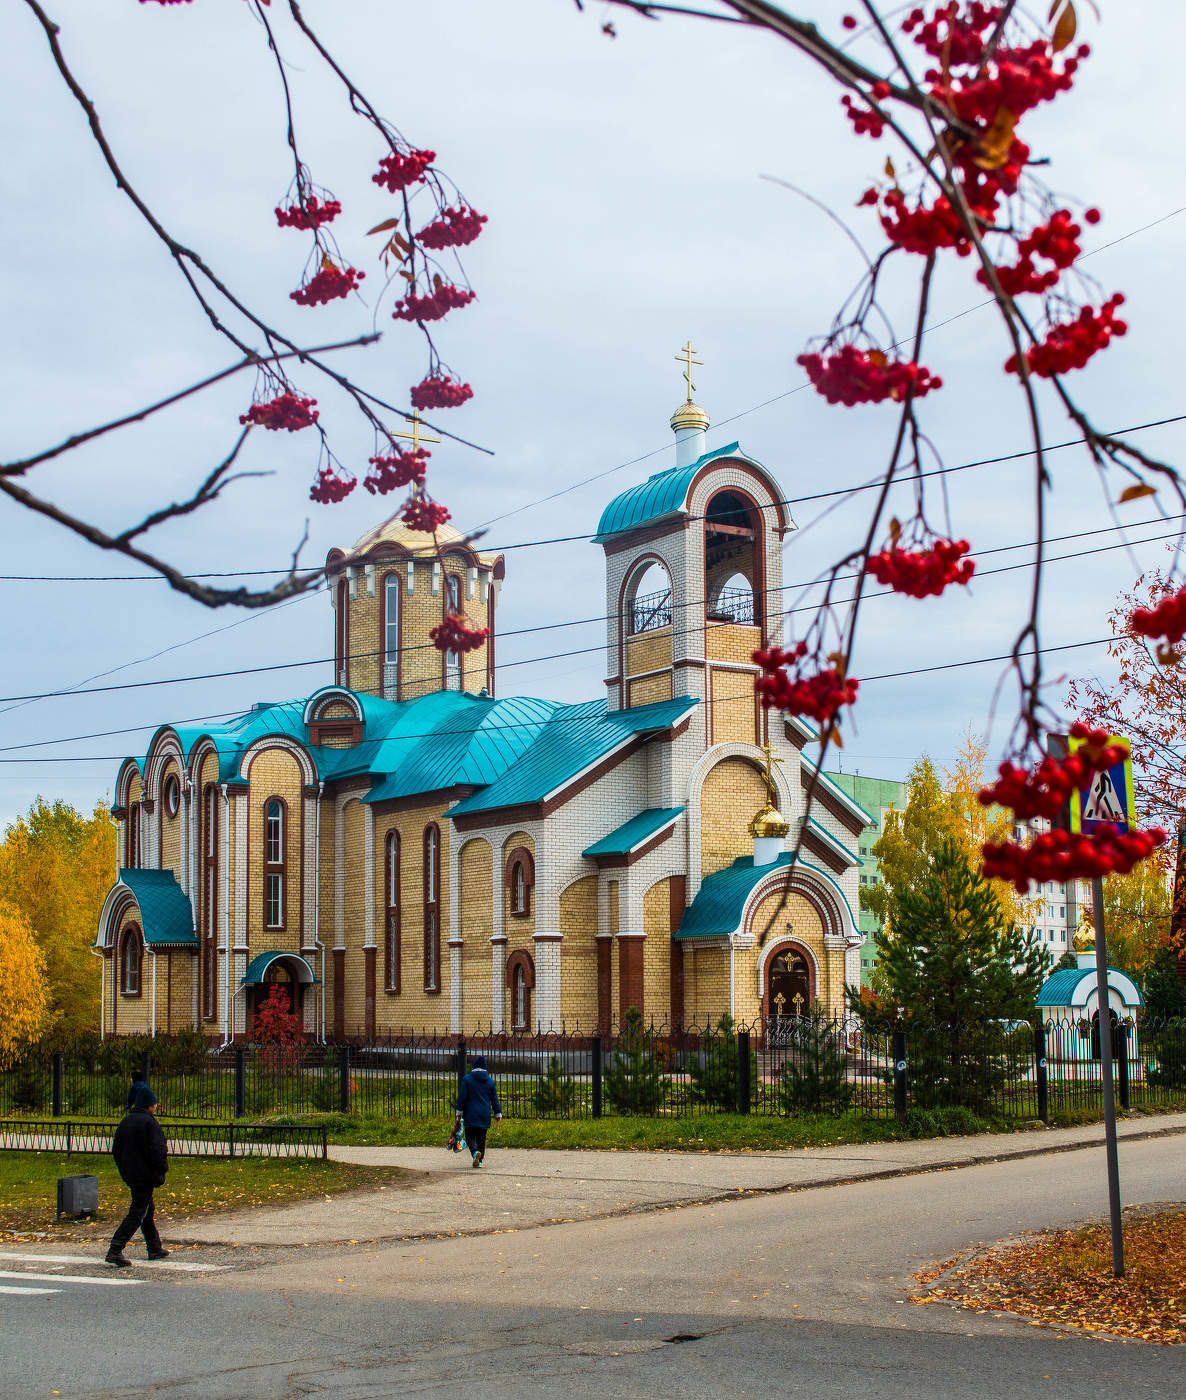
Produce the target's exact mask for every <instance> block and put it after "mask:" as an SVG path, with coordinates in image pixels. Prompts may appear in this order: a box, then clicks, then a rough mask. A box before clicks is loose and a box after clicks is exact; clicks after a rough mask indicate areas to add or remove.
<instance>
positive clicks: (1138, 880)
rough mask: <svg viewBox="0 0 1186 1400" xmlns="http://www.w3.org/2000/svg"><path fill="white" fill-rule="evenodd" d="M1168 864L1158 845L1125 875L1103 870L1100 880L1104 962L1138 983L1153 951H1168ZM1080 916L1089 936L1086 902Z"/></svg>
mask: <svg viewBox="0 0 1186 1400" xmlns="http://www.w3.org/2000/svg"><path fill="white" fill-rule="evenodd" d="M1169 864H1170V862H1169V859H1168V857H1167V856H1166V854H1165V852H1164V850H1162V851H1155V852H1154V854H1153V855H1152V856H1150V857H1149V859H1148V860H1146V861H1142V862H1141V864H1140V865H1138V866H1137V867H1136V868H1135V869H1134V870H1131V871H1129V873H1128V874H1127V875H1108V876H1106V877H1105V878H1104V881H1103V889H1104V927H1105V929H1106V931H1107V941H1108V962H1109V963H1110V964H1111V965H1112V966H1114V967H1118V968H1120V969H1121V970H1122V971H1124V972H1127V973H1128V974H1129V975H1130V976H1131V977H1133V978H1134V979H1135V980H1136V981H1137V983H1138V984H1139V985H1144V980H1145V977H1146V976H1147V974H1148V972H1149V969H1150V967H1151V966H1152V964H1153V961H1154V959H1155V958H1156V957H1157V955H1158V953H1159V952H1160V951H1162V950H1164V951H1165V952H1167V953H1168V952H1169V938H1170V905H1171V903H1172V900H1171V893H1170V870H1169ZM1081 919H1082V932H1084V933H1085V934H1087V935H1088V936H1089V937H1091V938H1094V933H1095V924H1094V922H1093V912H1092V909H1091V906H1090V905H1084V907H1083V911H1082V915H1081Z"/></svg>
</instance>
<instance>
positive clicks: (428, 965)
mask: <svg viewBox="0 0 1186 1400" xmlns="http://www.w3.org/2000/svg"><path fill="white" fill-rule="evenodd" d="M440 841H441V834H440V832H439V831H438V830H437V828H436V827H435V826H428V827H425V829H424V990H425V991H426V992H438V991H440V983H441V975H440V974H441V870H440Z"/></svg>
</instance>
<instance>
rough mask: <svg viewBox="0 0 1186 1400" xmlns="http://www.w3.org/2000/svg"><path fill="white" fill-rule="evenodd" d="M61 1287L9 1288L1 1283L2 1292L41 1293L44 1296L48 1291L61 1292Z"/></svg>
mask: <svg viewBox="0 0 1186 1400" xmlns="http://www.w3.org/2000/svg"><path fill="white" fill-rule="evenodd" d="M61 1291H62V1290H61V1289H60V1288H8V1287H7V1286H5V1285H4V1284H0V1293H40V1294H41V1295H42V1296H44V1295H45V1294H47V1293H60V1292H61Z"/></svg>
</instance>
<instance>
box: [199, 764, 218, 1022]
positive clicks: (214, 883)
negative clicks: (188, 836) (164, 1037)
mask: <svg viewBox="0 0 1186 1400" xmlns="http://www.w3.org/2000/svg"><path fill="white" fill-rule="evenodd" d="M200 900H201V910H200V917H201V925H202V983H203V986H202V1014H203V1015H204V1016H205V1017H206V1019H207V1020H213V1019H214V1013H215V1005H214V988H215V964H216V961H217V959H216V955H215V942H216V938H217V934H218V788H217V786H216V785H215V784H214V783H207V784H206V787H205V790H204V792H203V801H202V885H201V895H200Z"/></svg>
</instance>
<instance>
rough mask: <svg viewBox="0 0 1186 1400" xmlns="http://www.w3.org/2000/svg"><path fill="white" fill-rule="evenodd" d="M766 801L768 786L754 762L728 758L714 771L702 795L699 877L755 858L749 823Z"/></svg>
mask: <svg viewBox="0 0 1186 1400" xmlns="http://www.w3.org/2000/svg"><path fill="white" fill-rule="evenodd" d="M765 801H766V784H765V783H764V782H763V781H762V778H761V775H760V774H759V772H758V770H757V769H756V768H755V767H754V765H753V764H752V763H749V762H747V761H746V760H745V759H743V758H726V759H723V760H722V761H721V762H720V763H718V764H717V765H716V766H715V767H713V768H711V769H710V770H709V772H708V775H707V776H706V778H705V779H704V786H703V788H702V789H701V793H700V874H701V877H702V878H703V876H705V875H711V874H712V872H713V871H714V870H722V869H724V867H725V866H726V865H729V864H731V863H732V862H733V861H734V860H736V859H737V857H738V856H752V855H753V853H754V838H753V837H752V836H751V835H750V833H749V824H750V822H751V821H752V820H753V819H754V815H755V814H756V813H757V812H758V811H760V810H761V808H762V806H763V804H764V803H765Z"/></svg>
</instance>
